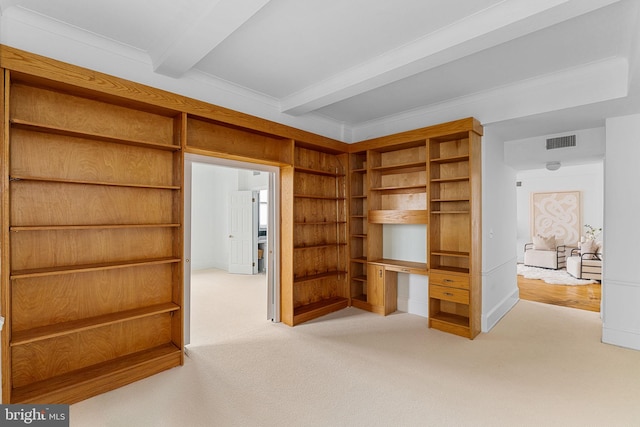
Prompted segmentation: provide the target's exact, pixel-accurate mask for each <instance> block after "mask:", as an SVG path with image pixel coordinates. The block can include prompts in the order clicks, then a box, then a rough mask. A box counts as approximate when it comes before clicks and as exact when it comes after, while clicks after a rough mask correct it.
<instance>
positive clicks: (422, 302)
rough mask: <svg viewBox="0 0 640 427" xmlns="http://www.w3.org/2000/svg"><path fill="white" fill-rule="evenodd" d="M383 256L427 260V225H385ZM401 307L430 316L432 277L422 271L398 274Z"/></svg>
mask: <svg viewBox="0 0 640 427" xmlns="http://www.w3.org/2000/svg"><path fill="white" fill-rule="evenodd" d="M382 241H383V247H382V256H383V257H385V258H391V259H401V260H404V261H414V262H425V260H426V259H427V227H426V226H425V225H421V224H403V225H399V224H385V225H383V227H382ZM397 302H398V310H400V311H404V312H406V313H411V314H416V315H418V316H422V317H428V316H429V281H428V278H427V277H426V276H422V275H419V274H404V273H399V274H398V301H397Z"/></svg>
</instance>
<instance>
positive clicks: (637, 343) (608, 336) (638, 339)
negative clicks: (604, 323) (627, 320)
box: [602, 327, 640, 350]
mask: <svg viewBox="0 0 640 427" xmlns="http://www.w3.org/2000/svg"><path fill="white" fill-rule="evenodd" d="M602 342H603V343H605V344H611V345H615V346H618V347H624V348H629V349H631V350H640V334H638V333H636V332H630V331H621V330H619V329H609V328H606V327H603V328H602Z"/></svg>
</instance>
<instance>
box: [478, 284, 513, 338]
mask: <svg viewBox="0 0 640 427" xmlns="http://www.w3.org/2000/svg"><path fill="white" fill-rule="evenodd" d="M518 301H520V290H519V289H516V290H515V291H513V293H511V295H508V296H507V297H506V298H504V299H503V300H502V301H500V303H498V304H497V305H496V306H495V307H493V309H491V311H489V312H488V313H486V314H484V313H483V315H482V332H485V333H486V332H489V331H491V329H493V327H494V326H496V325H497V324H498V322H499V321H500V319H502V318H503V317H504V316H505V315H506V314H507V313H508V312H509V311H510V310H511V309H512V308H513V307H514V306H515V305H516V304H517V303H518Z"/></svg>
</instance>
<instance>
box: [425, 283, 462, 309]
mask: <svg viewBox="0 0 640 427" xmlns="http://www.w3.org/2000/svg"><path fill="white" fill-rule="evenodd" d="M429 296H430V297H431V298H437V299H441V300H445V301H452V302H457V303H460V304H469V291H465V290H464V289H456V288H449V287H447V286H440V285H434V284H429Z"/></svg>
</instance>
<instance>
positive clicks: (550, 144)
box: [547, 135, 576, 150]
mask: <svg viewBox="0 0 640 427" xmlns="http://www.w3.org/2000/svg"><path fill="white" fill-rule="evenodd" d="M575 146H576V136H575V135H568V136H559V137H557V138H549V139H547V150H555V149H556V148H567V147H575Z"/></svg>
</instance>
